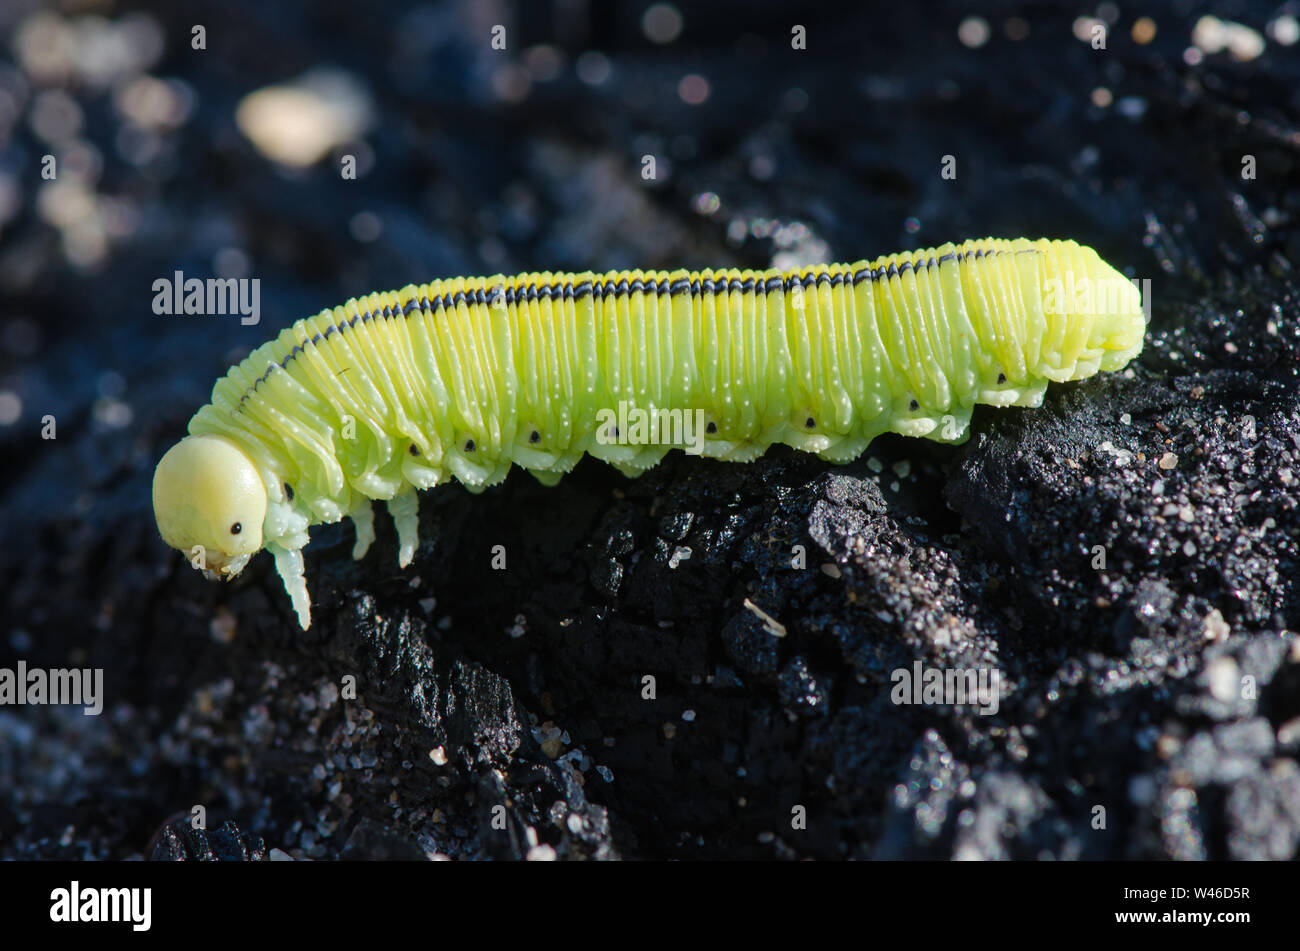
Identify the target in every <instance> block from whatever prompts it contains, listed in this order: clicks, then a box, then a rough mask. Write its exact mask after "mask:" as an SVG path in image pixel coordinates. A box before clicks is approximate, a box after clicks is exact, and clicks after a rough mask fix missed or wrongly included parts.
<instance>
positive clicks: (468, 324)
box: [153, 238, 1146, 628]
mask: <svg viewBox="0 0 1300 951" xmlns="http://www.w3.org/2000/svg"><path fill="white" fill-rule="evenodd" d="M1145 330H1146V319H1145V315H1144V312H1143V309H1142V301H1141V295H1140V294H1139V292H1138V290H1137V288H1136V286H1135V285H1134V284H1133V283H1131V282H1130V281H1129V280H1127V279H1126V278H1124V277H1123V275H1121V274H1120V273H1119V272H1118V271H1116V270H1115V269H1114V268H1112V267H1111V266H1110V265H1108V264H1107V263H1106V262H1104V261H1103V260H1102V259H1101V258H1100V257H1099V256H1098V255H1097V253H1096V252H1095V251H1093V250H1092V249H1091V248H1088V247H1085V246H1082V245H1079V244H1076V243H1075V242H1073V241H1050V240H1047V239H1040V240H1037V241H1030V240H1028V239H1025V238H1017V239H1014V240H998V239H992V238H988V239H983V240H979V241H967V242H964V243H962V244H960V245H954V244H945V245H941V246H940V247H937V248H933V249H926V250H921V251H912V252H903V253H901V254H894V255H889V256H887V257H882V258H879V259H877V260H875V261H873V262H867V261H859V262H856V263H854V264H830V265H818V266H815V267H810V268H804V269H801V270H796V271H776V270H768V271H739V270H724V271H698V272H695V271H684V270H679V271H672V272H665V271H650V272H642V271H631V272H628V271H622V272H610V273H607V274H603V275H598V274H594V273H592V272H584V273H580V274H566V273H549V272H547V273H541V274H531V273H530V274H520V275H516V276H511V277H507V276H503V275H496V276H494V277H488V278H454V279H451V280H442V281H434V282H432V283H430V284H423V285H418V286H417V285H408V286H407V287H404V288H402V289H401V290H399V291H389V292H385V293H382V294H371V295H369V296H367V297H364V298H361V299H360V300H356V299H353V300H349V301H348V302H347V303H346V304H344V305H342V306H341V307H335V308H333V309H330V310H324V311H322V312H321V313H320V314H318V315H316V316H315V317H309V318H305V319H303V320H300V321H298V322H297V323H295V324H293V326H291V327H289V328H288V329H286V330H284V331H283V332H282V333H281V334H280V335H279V336H278V337H276V338H275V339H274V340H272V341H270V342H268V343H266V344H263V345H262V346H261V347H259V348H257V350H255V351H254V352H253V353H252V354H250V355H249V356H248V357H247V358H246V359H245V360H243V361H242V362H241V363H240V364H239V365H238V366H235V367H232V368H231V369H230V371H229V372H228V373H227V374H226V375H225V376H224V377H222V378H221V379H219V380H218V381H217V383H216V385H215V386H214V387H213V391H212V400H211V402H210V403H209V404H208V405H206V406H204V407H203V408H202V409H200V410H199V411H198V413H197V414H195V416H194V418H193V419H191V420H190V424H189V433H190V435H189V436H187V437H186V438H185V439H183V440H181V442H179V443H178V444H177V445H176V446H174V447H172V448H171V449H170V450H169V451H168V452H167V454H166V455H164V456H163V458H162V460H161V461H160V462H159V464H158V468H157V470H156V472H155V474H154V483H153V502H154V513H155V517H156V519H157V522H158V529H159V533H160V534H161V535H162V538H163V540H164V541H165V542H166V543H167V544H169V545H171V546H172V547H174V548H177V549H180V550H181V551H183V552H185V553H186V554H187V555H188V556H189V557H190V559H191V563H192V564H194V566H195V567H197V568H200V569H206V570H209V571H213V570H215V571H216V572H218V573H220V574H223V575H225V576H226V577H228V578H229V577H233V576H234V575H237V574H238V573H239V572H240V571H241V570H242V569H243V568H244V566H245V565H246V564H247V563H248V560H249V559H250V558H251V557H252V555H253V554H255V553H256V552H257V551H259V550H261V549H262V548H266V549H267V550H268V551H270V552H271V554H272V556H273V557H274V559H275V565H276V569H277V571H278V572H279V573H280V576H281V578H282V579H283V580H284V584H285V590H286V592H287V593H288V594H289V597H290V600H291V602H292V604H293V607H294V610H295V612H296V613H297V616H298V621H299V623H300V624H301V626H302V627H303V628H307V627H308V626H309V625H310V623H311V613H310V599H309V598H308V595H307V587H306V582H305V579H304V574H303V560H302V548H303V546H305V545H306V544H307V541H308V529H309V528H310V527H311V526H312V525H317V524H321V523H329V522H337V521H339V520H340V519H342V518H344V517H349V518H351V519H352V521H353V523H354V525H355V527H356V546H355V548H354V550H353V556H354V557H356V558H360V557H362V556H363V555H364V554H365V552H366V550H367V549H368V548H369V546H370V544H371V542H372V541H373V540H374V514H373V511H372V503H373V501H375V500H383V501H386V503H387V506H388V511H389V513H390V514H391V515H392V517H393V520H394V523H395V525H396V528H397V535H398V562H399V565H400V566H402V567H405V566H406V565H407V564H409V563H410V561H411V560H412V559H413V557H414V554H415V550H416V547H417V545H418V528H419V519H418V497H417V495H416V490H418V489H429V488H432V487H433V486H435V485H439V484H441V483H443V482H446V481H447V480H448V479H449V478H451V477H455V478H456V479H457V480H459V481H460V482H461V483H463V484H464V485H465V486H466V487H467V488H469V489H470V490H471V491H476V492H477V491H481V490H482V489H483V488H484V487H486V486H488V485H491V484H493V483H496V482H499V481H501V480H502V479H504V478H505V476H506V473H507V472H508V471H509V470H510V468H511V466H512V465H519V466H522V467H523V468H525V469H528V470H529V471H530V472H531V473H532V474H533V475H534V476H535V477H536V478H538V479H539V480H540V481H541V482H543V483H544V484H547V485H554V484H555V483H556V482H558V481H559V479H560V477H561V476H562V475H563V474H564V473H565V472H568V471H569V470H570V469H572V468H573V466H574V465H576V464H577V462H578V461H579V460H580V459H581V458H582V456H583V454H584V453H590V454H592V455H594V456H597V457H598V458H601V459H604V460H605V461H607V462H609V463H610V464H612V465H614V466H616V467H617V468H619V469H620V470H621V471H623V472H624V473H626V474H627V475H630V476H635V475H639V474H640V473H641V472H644V471H645V470H646V469H648V468H651V467H652V466H654V465H655V464H657V463H658V462H659V460H660V459H662V458H663V456H664V455H665V454H666V453H667V452H668V450H669V449H671V448H682V449H684V450H686V451H687V452H694V453H698V454H702V455H707V456H711V457H714V458H719V459H725V460H731V461H750V460H752V459H755V458H757V457H758V456H760V455H762V453H763V452H764V451H765V450H766V448H767V447H768V446H769V445H771V444H772V443H777V442H780V443H785V444H787V445H790V446H793V447H794V448H796V449H800V450H803V451H806V452H815V453H817V454H818V455H819V456H821V457H822V458H823V459H826V460H827V461H830V462H836V463H842V462H848V461H849V460H851V459H853V458H856V457H857V456H858V455H859V454H861V453H862V451H863V450H865V449H866V447H867V445H868V443H870V441H871V440H872V439H873V438H874V437H875V436H877V435H879V434H881V433H884V432H896V433H901V434H903V435H908V436H920V437H925V438H928V439H933V440H937V441H939V442H947V443H959V442H962V441H964V440H965V439H966V438H967V435H968V431H969V425H970V417H971V410H972V408H973V407H974V405H975V404H977V403H985V404H990V405H994V406H1038V405H1040V404H1041V403H1042V400H1043V395H1044V393H1045V391H1046V388H1047V385H1048V382H1049V381H1055V382H1060V381H1065V380H1077V379H1082V378H1083V377H1087V376H1091V375H1092V374H1095V373H1097V372H1099V371H1108V370H1117V369H1120V368H1121V367H1123V366H1125V365H1126V364H1127V363H1128V362H1129V361H1130V360H1132V359H1133V358H1134V357H1135V356H1137V354H1138V353H1139V352H1140V351H1141V349H1142V342H1143V337H1144V334H1145Z"/></svg>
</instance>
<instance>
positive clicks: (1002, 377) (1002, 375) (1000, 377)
mask: <svg viewBox="0 0 1300 951" xmlns="http://www.w3.org/2000/svg"><path fill="white" fill-rule="evenodd" d="M998 382H999V383H1005V382H1007V375H1006V374H1005V373H999V374H998Z"/></svg>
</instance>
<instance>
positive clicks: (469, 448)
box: [465, 439, 474, 452]
mask: <svg viewBox="0 0 1300 951" xmlns="http://www.w3.org/2000/svg"><path fill="white" fill-rule="evenodd" d="M465 451H466V452H473V451H474V440H472V439H466V440H465Z"/></svg>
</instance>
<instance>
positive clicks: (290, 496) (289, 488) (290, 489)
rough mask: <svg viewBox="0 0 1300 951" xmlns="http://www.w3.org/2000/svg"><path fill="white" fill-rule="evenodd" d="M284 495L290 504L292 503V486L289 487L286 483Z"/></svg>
mask: <svg viewBox="0 0 1300 951" xmlns="http://www.w3.org/2000/svg"><path fill="white" fill-rule="evenodd" d="M284 494H285V495H287V496H288V497H289V501H290V502H292V501H293V486H291V485H290V484H289V483H288V482H286V483H285V484H284Z"/></svg>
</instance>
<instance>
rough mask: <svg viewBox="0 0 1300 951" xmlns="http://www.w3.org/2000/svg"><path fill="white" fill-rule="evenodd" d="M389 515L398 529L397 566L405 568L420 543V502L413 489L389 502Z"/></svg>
mask: <svg viewBox="0 0 1300 951" xmlns="http://www.w3.org/2000/svg"><path fill="white" fill-rule="evenodd" d="M387 505H388V514H389V515H391V516H392V517H393V524H394V525H395V526H396V527H397V566H398V567H399V568H405V567H406V566H407V565H409V564H410V563H411V559H412V558H414V557H415V548H416V546H417V545H418V544H419V542H420V500H419V498H418V497H417V496H416V494H415V490H414V489H411V490H409V491H407V492H403V493H402V494H401V495H395V496H393V497H392V498H391V499H389V500H388V503H387Z"/></svg>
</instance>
